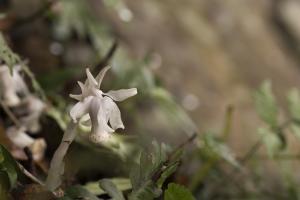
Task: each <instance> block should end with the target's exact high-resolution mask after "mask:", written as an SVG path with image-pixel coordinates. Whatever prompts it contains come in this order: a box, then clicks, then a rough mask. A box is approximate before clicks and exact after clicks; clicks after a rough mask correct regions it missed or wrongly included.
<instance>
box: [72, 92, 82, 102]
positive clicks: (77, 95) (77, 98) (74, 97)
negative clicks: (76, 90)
mask: <svg viewBox="0 0 300 200" xmlns="http://www.w3.org/2000/svg"><path fill="white" fill-rule="evenodd" d="M70 97H71V98H73V99H76V100H78V101H81V100H82V95H81V94H70Z"/></svg>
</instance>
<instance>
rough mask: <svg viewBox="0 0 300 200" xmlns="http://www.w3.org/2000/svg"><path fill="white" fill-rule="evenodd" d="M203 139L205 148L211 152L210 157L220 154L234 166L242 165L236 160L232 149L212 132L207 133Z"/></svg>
mask: <svg viewBox="0 0 300 200" xmlns="http://www.w3.org/2000/svg"><path fill="white" fill-rule="evenodd" d="M203 140H204V143H205V149H206V150H207V151H209V152H207V153H208V154H209V155H208V156H209V157H216V156H218V157H220V158H222V159H224V160H225V161H227V162H228V163H229V164H231V165H233V166H234V167H237V168H239V167H240V164H239V162H238V161H237V160H236V158H235V156H234V153H233V152H232V150H231V149H230V148H229V147H228V146H227V145H226V144H224V143H223V142H222V141H221V140H217V138H215V137H214V136H213V134H212V133H207V134H205V135H204V137H203Z"/></svg>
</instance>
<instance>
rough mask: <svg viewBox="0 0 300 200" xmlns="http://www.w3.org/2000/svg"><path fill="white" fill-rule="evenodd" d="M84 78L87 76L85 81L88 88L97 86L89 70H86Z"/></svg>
mask: <svg viewBox="0 0 300 200" xmlns="http://www.w3.org/2000/svg"><path fill="white" fill-rule="evenodd" d="M85 71H86V76H87V81H88V83H89V85H90V86H92V85H95V86H97V85H98V83H97V81H96V79H95V78H94V76H93V75H92V73H91V72H90V69H89V68H86V70H85Z"/></svg>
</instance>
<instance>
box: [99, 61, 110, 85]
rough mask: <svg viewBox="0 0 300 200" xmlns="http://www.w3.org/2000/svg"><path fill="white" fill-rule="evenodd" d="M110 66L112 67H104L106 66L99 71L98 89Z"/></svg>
mask: <svg viewBox="0 0 300 200" xmlns="http://www.w3.org/2000/svg"><path fill="white" fill-rule="evenodd" d="M110 68H111V67H110V66H106V67H104V68H103V69H102V70H101V71H100V72H99V74H98V75H97V76H96V81H97V82H98V89H100V86H101V83H102V80H103V78H104V76H105V74H106V72H107V71H108V70H109V69H110Z"/></svg>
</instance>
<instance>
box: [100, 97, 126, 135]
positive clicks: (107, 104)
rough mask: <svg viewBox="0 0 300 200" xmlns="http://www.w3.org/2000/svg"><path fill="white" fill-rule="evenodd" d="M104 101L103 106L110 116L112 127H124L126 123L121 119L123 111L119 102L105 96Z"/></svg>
mask: <svg viewBox="0 0 300 200" xmlns="http://www.w3.org/2000/svg"><path fill="white" fill-rule="evenodd" d="M102 101H103V108H104V110H105V113H106V115H107V117H108V120H109V123H110V125H111V127H112V128H113V129H114V130H116V129H118V128H122V129H124V124H123V122H122V119H121V112H120V109H119V108H118V106H117V104H115V102H113V100H112V99H111V98H109V97H104V98H103V99H102Z"/></svg>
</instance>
